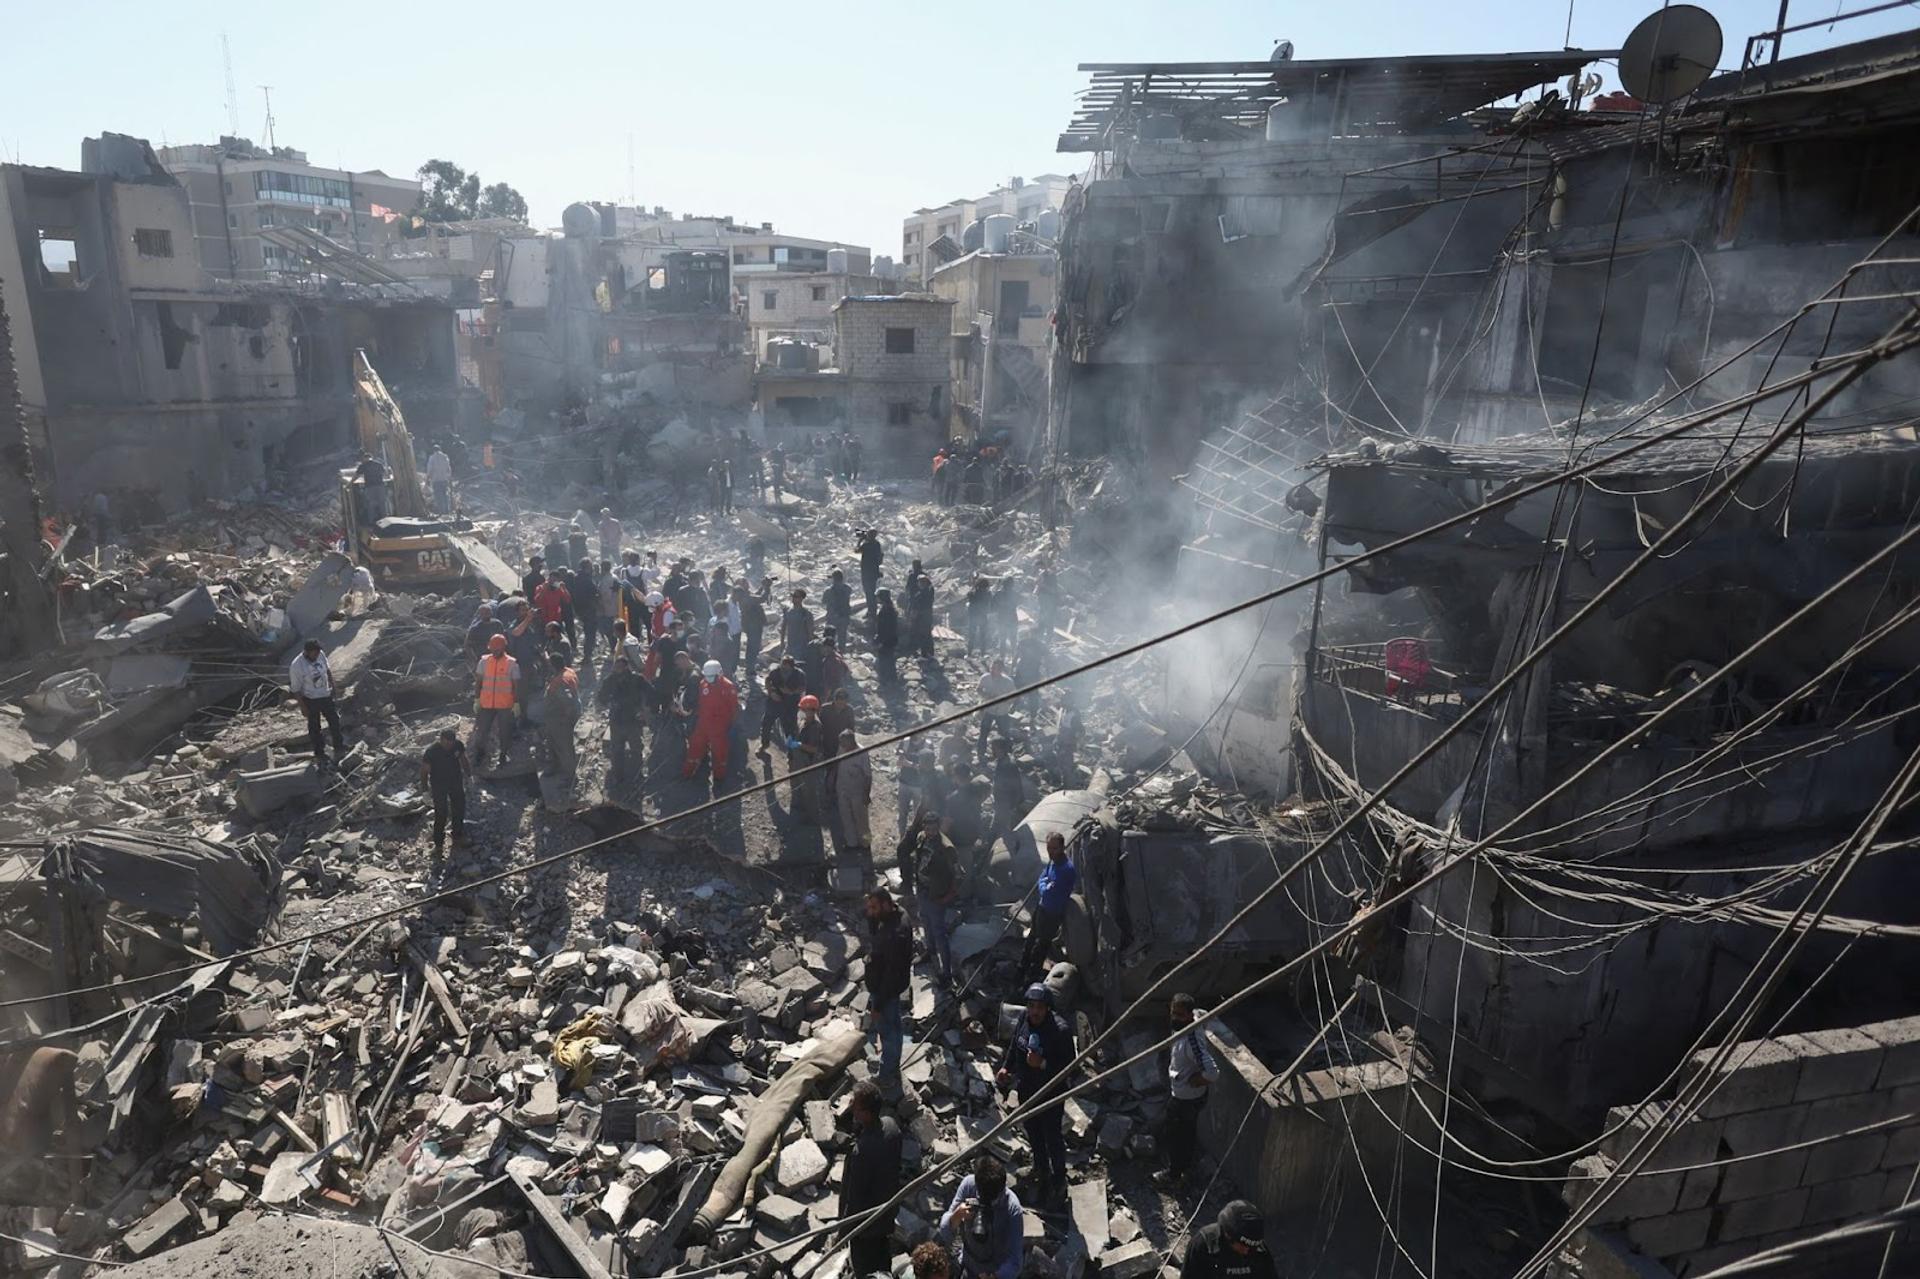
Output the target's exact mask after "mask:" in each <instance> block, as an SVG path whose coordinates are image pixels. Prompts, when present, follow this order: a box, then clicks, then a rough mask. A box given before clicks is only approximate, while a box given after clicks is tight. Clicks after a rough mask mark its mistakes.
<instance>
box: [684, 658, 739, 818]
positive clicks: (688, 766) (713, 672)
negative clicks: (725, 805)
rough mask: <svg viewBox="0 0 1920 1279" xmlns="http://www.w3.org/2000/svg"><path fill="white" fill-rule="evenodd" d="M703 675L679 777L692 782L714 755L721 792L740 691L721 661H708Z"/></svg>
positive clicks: (716, 787)
mask: <svg viewBox="0 0 1920 1279" xmlns="http://www.w3.org/2000/svg"><path fill="white" fill-rule="evenodd" d="M700 674H701V677H702V678H701V680H700V690H699V703H698V707H697V709H696V710H695V712H694V725H693V737H692V738H691V739H690V740H689V741H688V742H687V758H686V760H685V762H684V763H682V764H681V766H680V776H681V778H682V779H683V780H686V779H691V778H692V777H693V775H694V773H695V772H696V771H697V770H698V769H699V767H700V761H701V760H702V759H705V758H707V757H708V756H711V757H712V760H713V771H712V779H713V789H714V791H715V793H718V792H720V791H721V790H722V789H723V788H724V787H725V785H726V781H727V740H728V738H729V737H730V736H731V734H732V732H733V720H734V716H736V715H738V714H739V713H740V690H739V689H738V688H736V687H735V686H734V682H733V681H732V680H730V679H728V678H727V677H726V675H725V674H724V673H723V672H722V670H721V667H720V663H719V662H716V661H712V660H709V661H708V662H707V664H706V665H705V666H703V667H701V669H700Z"/></svg>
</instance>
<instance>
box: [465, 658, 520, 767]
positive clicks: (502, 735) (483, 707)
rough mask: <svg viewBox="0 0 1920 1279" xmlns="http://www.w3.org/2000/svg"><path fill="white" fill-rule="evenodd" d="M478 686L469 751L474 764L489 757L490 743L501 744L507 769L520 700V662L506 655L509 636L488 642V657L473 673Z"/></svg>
mask: <svg viewBox="0 0 1920 1279" xmlns="http://www.w3.org/2000/svg"><path fill="white" fill-rule="evenodd" d="M474 674H475V676H476V677H477V680H478V683H477V685H476V688H475V693H474V696H475V698H476V699H477V709H476V710H475V711H474V716H473V741H472V742H471V743H469V745H468V747H467V749H468V751H469V752H470V753H471V754H472V756H473V760H474V763H476V764H479V763H482V762H483V761H485V759H486V757H487V743H488V742H489V741H490V740H492V739H493V738H495V737H498V738H499V742H500V766H501V767H502V768H504V767H506V763H507V752H508V751H510V750H512V749H513V708H514V705H515V704H516V703H517V702H518V701H519V692H520V687H519V686H520V663H519V662H518V661H516V660H514V658H513V657H512V656H511V655H510V654H509V653H508V652H507V637H506V636H504V635H495V636H493V637H492V638H491V639H489V640H488V641H487V655H486V656H485V657H483V658H481V659H480V665H479V667H478V668H477V669H476V670H475V672H474Z"/></svg>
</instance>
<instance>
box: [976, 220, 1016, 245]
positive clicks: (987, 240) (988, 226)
mask: <svg viewBox="0 0 1920 1279" xmlns="http://www.w3.org/2000/svg"><path fill="white" fill-rule="evenodd" d="M980 222H981V225H982V228H983V232H982V236H981V238H982V240H983V241H984V243H982V245H981V246H980V247H981V248H983V249H985V250H986V251H987V252H988V253H1005V252H1006V251H1007V245H1008V242H1009V241H1010V240H1011V239H1012V238H1013V217H1012V215H1010V214H1006V213H989V214H988V215H987V216H986V217H984V218H981V219H980Z"/></svg>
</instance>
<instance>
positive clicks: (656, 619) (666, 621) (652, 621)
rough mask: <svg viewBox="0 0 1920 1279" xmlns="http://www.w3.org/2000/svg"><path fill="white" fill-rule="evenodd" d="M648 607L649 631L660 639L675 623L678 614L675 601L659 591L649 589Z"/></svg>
mask: <svg viewBox="0 0 1920 1279" xmlns="http://www.w3.org/2000/svg"><path fill="white" fill-rule="evenodd" d="M647 608H648V610H649V613H648V618H649V620H648V622H647V632H648V634H650V635H651V636H652V637H653V638H654V639H659V638H660V637H661V636H662V635H665V634H666V633H667V628H668V627H669V626H672V625H673V619H674V617H675V616H676V613H675V611H674V607H673V601H672V600H670V599H668V598H667V597H666V596H665V595H662V594H661V593H660V592H659V591H648V592H647Z"/></svg>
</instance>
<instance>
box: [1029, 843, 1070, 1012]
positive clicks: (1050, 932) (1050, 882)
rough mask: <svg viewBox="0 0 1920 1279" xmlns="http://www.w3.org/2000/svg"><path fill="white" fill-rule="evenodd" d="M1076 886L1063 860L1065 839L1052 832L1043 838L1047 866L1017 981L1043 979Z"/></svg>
mask: <svg viewBox="0 0 1920 1279" xmlns="http://www.w3.org/2000/svg"><path fill="white" fill-rule="evenodd" d="M1079 884H1080V872H1079V871H1078V870H1077V869H1076V868H1075V867H1074V864H1073V862H1072V861H1071V860H1070V859H1069V858H1068V857H1067V841H1066V837H1065V836H1063V835H1062V834H1061V833H1060V832H1059V831H1055V832H1054V833H1053V834H1051V835H1049V836H1047V864H1046V865H1045V866H1044V867H1042V868H1041V871H1040V884H1039V900H1038V901H1037V902H1036V903H1035V905H1034V909H1033V923H1031V924H1030V925H1028V927H1027V944H1026V945H1025V946H1024V947H1023V948H1022V949H1021V951H1020V980H1022V981H1032V980H1033V979H1034V978H1035V977H1044V976H1046V969H1047V958H1048V956H1049V955H1051V954H1052V952H1053V943H1054V939H1055V938H1057V937H1059V936H1060V926H1061V925H1062V924H1064V923H1065V922H1066V919H1067V904H1068V903H1069V902H1071V901H1072V900H1073V890H1074V889H1075V888H1077V887H1078V886H1079Z"/></svg>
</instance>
